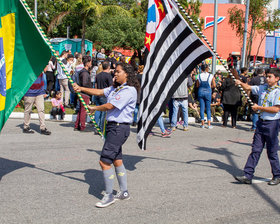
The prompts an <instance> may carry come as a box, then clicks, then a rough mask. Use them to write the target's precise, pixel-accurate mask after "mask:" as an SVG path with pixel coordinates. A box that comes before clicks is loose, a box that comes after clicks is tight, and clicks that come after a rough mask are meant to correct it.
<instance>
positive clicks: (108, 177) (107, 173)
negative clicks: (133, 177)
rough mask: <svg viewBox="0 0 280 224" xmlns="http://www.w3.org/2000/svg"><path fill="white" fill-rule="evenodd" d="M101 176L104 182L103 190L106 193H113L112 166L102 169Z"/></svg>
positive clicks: (113, 175)
mask: <svg viewBox="0 0 280 224" xmlns="http://www.w3.org/2000/svg"><path fill="white" fill-rule="evenodd" d="M103 177H104V182H105V190H106V193H107V194H112V193H113V185H114V178H115V174H114V171H113V169H112V168H110V169H109V170H103Z"/></svg>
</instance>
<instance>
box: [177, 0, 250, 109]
mask: <svg viewBox="0 0 280 224" xmlns="http://www.w3.org/2000/svg"><path fill="white" fill-rule="evenodd" d="M174 2H175V3H176V4H177V5H178V7H179V9H180V10H181V11H182V12H183V13H184V15H185V16H186V17H187V19H188V20H189V22H190V23H191V24H192V27H193V28H194V29H195V30H196V32H198V33H199V35H200V36H201V37H202V38H203V40H204V41H205V42H206V43H207V45H208V47H209V48H210V49H211V50H212V52H213V53H214V54H215V55H216V57H217V58H218V60H219V61H220V62H221V64H222V65H223V66H224V68H225V69H226V70H227V72H228V73H229V75H230V77H231V78H232V79H233V81H234V82H235V81H236V79H235V77H234V76H233V74H232V73H231V71H230V70H229V69H228V68H227V67H226V64H225V63H224V61H223V60H222V58H221V57H220V56H219V54H218V53H217V51H216V50H215V49H214V47H213V46H212V45H211V43H210V42H209V41H208V40H207V38H206V36H205V35H204V34H203V33H202V32H201V30H200V29H199V27H198V26H197V25H196V23H195V22H194V21H193V20H192V18H191V17H190V16H189V14H188V13H187V12H186V10H185V9H184V8H183V7H182V6H181V4H180V3H179V2H178V1H177V0H174ZM213 75H214V74H213ZM238 88H239V90H240V91H241V92H242V93H243V95H244V96H245V97H246V99H247V100H248V102H249V104H250V105H251V106H253V102H252V100H251V99H250V98H249V96H248V94H247V93H246V92H245V90H244V89H243V88H242V87H241V86H240V85H238Z"/></svg>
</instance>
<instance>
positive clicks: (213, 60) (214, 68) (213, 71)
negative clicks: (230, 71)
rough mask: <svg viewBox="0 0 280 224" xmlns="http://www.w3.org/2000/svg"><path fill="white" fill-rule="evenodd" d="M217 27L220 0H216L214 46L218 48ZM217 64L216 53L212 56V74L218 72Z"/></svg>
mask: <svg viewBox="0 0 280 224" xmlns="http://www.w3.org/2000/svg"><path fill="white" fill-rule="evenodd" d="M217 28H218V0H215V7H214V29H213V47H214V49H215V50H217ZM216 64H217V58H216V55H214V56H213V57H212V74H213V75H215V74H216Z"/></svg>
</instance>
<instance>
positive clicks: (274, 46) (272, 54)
mask: <svg viewBox="0 0 280 224" xmlns="http://www.w3.org/2000/svg"><path fill="white" fill-rule="evenodd" d="M279 8H280V0H273V1H272V2H271V4H270V7H269V9H270V10H276V9H279ZM265 57H266V58H273V59H278V58H280V29H278V30H275V31H273V32H267V35H266V41H265Z"/></svg>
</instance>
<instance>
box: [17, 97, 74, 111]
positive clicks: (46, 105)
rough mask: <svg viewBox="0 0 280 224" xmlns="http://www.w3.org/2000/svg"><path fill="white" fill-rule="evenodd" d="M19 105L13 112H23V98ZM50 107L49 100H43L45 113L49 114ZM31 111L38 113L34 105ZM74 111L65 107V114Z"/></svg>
mask: <svg viewBox="0 0 280 224" xmlns="http://www.w3.org/2000/svg"><path fill="white" fill-rule="evenodd" d="M19 105H20V107H17V108H15V109H14V111H13V112H24V102H23V100H21V101H20V103H19ZM51 109H52V103H51V102H50V101H45V114H49V113H50V111H51ZM32 112H33V113H38V111H37V109H36V107H35V106H33V108H32ZM74 113H75V111H74V109H72V108H65V114H74Z"/></svg>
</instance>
